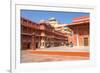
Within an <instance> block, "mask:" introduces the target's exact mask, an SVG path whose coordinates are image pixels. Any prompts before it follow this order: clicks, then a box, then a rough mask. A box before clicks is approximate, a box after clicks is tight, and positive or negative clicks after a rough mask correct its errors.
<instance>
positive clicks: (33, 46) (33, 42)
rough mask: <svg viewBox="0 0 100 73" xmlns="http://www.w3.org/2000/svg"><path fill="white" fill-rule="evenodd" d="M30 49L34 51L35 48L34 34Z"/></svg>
mask: <svg viewBox="0 0 100 73" xmlns="http://www.w3.org/2000/svg"><path fill="white" fill-rule="evenodd" d="M31 49H32V50H35V49H36V46H35V35H34V33H32V42H31Z"/></svg>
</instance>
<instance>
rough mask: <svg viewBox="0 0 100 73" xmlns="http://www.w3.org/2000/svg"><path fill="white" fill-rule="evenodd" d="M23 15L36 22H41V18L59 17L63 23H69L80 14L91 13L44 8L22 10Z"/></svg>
mask: <svg viewBox="0 0 100 73" xmlns="http://www.w3.org/2000/svg"><path fill="white" fill-rule="evenodd" d="M21 16H22V17H25V18H27V19H30V20H32V21H34V22H39V21H40V20H41V19H44V20H48V19H49V18H51V17H54V18H56V19H57V21H58V22H59V23H61V24H65V23H66V24H69V23H71V22H72V18H74V17H79V16H89V13H83V12H61V11H59V12H58V11H43V10H21Z"/></svg>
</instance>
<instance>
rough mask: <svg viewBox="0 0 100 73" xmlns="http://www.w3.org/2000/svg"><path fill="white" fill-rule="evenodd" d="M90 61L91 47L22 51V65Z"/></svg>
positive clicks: (61, 47) (60, 47)
mask: <svg viewBox="0 0 100 73" xmlns="http://www.w3.org/2000/svg"><path fill="white" fill-rule="evenodd" d="M69 60H70V61H75V60H89V47H66V46H59V47H50V48H44V49H37V50H29V49H28V50H21V63H29V62H52V61H69Z"/></svg>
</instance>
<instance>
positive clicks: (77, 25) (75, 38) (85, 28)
mask: <svg viewBox="0 0 100 73" xmlns="http://www.w3.org/2000/svg"><path fill="white" fill-rule="evenodd" d="M89 25H90V21H89V16H81V17H76V18H73V20H72V24H68V25H67V27H68V28H69V29H70V30H71V35H69V36H68V42H69V43H70V42H72V43H73V45H74V46H89V44H90V43H89V41H90V33H89Z"/></svg>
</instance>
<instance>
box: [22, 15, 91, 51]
mask: <svg viewBox="0 0 100 73" xmlns="http://www.w3.org/2000/svg"><path fill="white" fill-rule="evenodd" d="M89 25H90V21H89V16H81V17H76V18H73V19H72V23H71V24H59V22H58V21H57V20H56V19H55V18H54V17H52V18H50V19H49V20H48V21H45V20H41V21H40V22H39V23H36V22H33V21H31V20H29V19H26V18H23V17H21V49H33V50H34V49H37V48H38V49H40V48H48V47H56V46H66V44H68V43H69V44H70V42H71V43H73V46H89V44H90V43H89V41H90V33H89Z"/></svg>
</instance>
